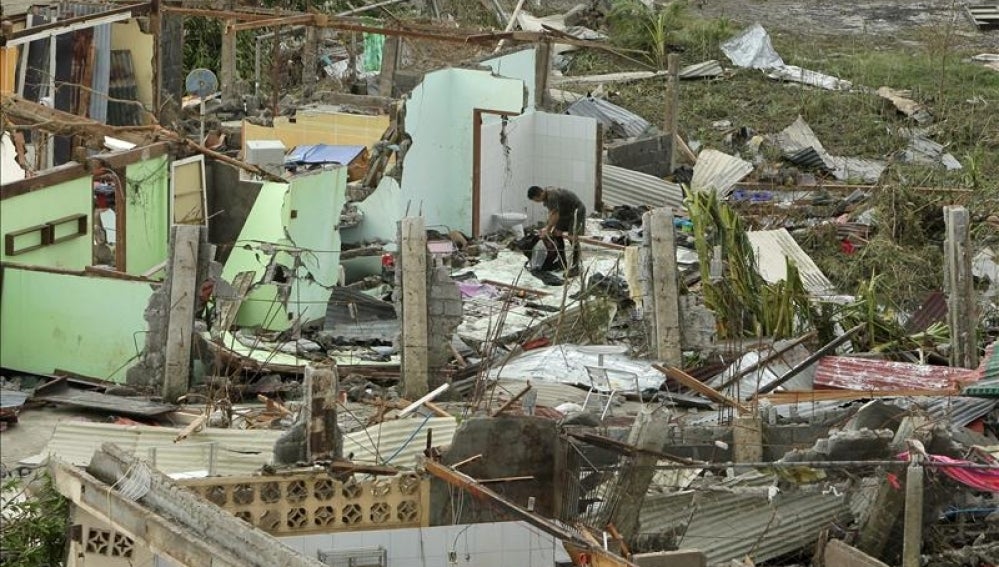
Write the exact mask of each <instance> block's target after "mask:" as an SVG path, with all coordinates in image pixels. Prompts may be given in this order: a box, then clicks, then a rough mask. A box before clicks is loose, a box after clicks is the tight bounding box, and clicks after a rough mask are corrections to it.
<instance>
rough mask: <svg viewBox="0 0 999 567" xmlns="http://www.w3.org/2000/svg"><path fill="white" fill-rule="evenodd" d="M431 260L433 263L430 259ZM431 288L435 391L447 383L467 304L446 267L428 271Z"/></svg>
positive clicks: (430, 361)
mask: <svg viewBox="0 0 999 567" xmlns="http://www.w3.org/2000/svg"><path fill="white" fill-rule="evenodd" d="M428 261H430V260H429V259H428ZM428 276H429V277H428V280H429V281H428V285H427V312H428V317H427V344H428V346H429V351H430V352H429V353H428V365H429V366H430V379H429V382H430V383H429V387H430V389H434V388H436V387H437V386H439V385H441V384H443V383H444V382H445V380H446V379H445V377H444V376H443V375H442V370H443V369H444V368H445V367H446V366H447V363H448V361H449V360H450V359H451V349H450V348H449V346H448V345H450V344H451V337H452V336H453V335H454V331H455V329H457V328H458V325H460V324H461V319H462V314H463V304H462V301H461V292H460V291H459V290H458V286H457V284H455V283H454V281H453V280H452V279H451V276H450V275H449V270H448V268H447V267H446V266H438V267H436V268H432V269H430V270H428Z"/></svg>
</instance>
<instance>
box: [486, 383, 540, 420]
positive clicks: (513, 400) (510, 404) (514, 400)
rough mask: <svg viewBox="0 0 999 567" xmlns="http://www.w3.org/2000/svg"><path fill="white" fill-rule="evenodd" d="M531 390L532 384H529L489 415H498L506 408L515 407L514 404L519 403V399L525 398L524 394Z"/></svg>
mask: <svg viewBox="0 0 999 567" xmlns="http://www.w3.org/2000/svg"><path fill="white" fill-rule="evenodd" d="M530 391H531V385H530V384H528V385H527V386H526V387H525V388H524V389H523V390H521V391H519V392H517V395H516V396H514V397H512V398H510V399H509V400H507V402H506V403H505V404H503V405H501V406H500V407H499V409H497V410H496V411H494V412H493V413H492V414H491V415H490V416H489V417H496V416H498V415H499V414H501V413H503V412H505V411H506V410H508V409H510V408H511V407H513V404H515V403H517V400H519V399H520V398H523V397H524V394H526V393H528V392H530Z"/></svg>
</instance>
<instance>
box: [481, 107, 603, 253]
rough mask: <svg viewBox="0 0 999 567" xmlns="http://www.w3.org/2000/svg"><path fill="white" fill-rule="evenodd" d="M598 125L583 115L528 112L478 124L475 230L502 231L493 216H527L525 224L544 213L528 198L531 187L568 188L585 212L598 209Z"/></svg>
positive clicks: (541, 216) (531, 223)
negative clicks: (513, 213)
mask: <svg viewBox="0 0 999 567" xmlns="http://www.w3.org/2000/svg"><path fill="white" fill-rule="evenodd" d="M599 150H600V148H598V147H597V122H596V120H594V119H592V118H588V117H582V116H569V115H561V114H548V113H545V112H532V113H530V114H525V115H523V116H516V117H513V118H511V119H510V120H508V121H506V122H503V121H493V122H490V123H488V124H483V126H482V151H481V162H480V172H481V173H480V184H479V188H480V198H479V204H480V206H479V227H480V230H479V232H480V233H481V234H486V233H489V232H494V231H497V230H499V229H500V225H499V223H497V222H496V220H495V217H494V215H495V214H496V213H500V212H519V213H526V214H527V225H533V224H536V223H539V222H543V221H544V220H545V219H546V218H547V212H546V211H545V208H544V207H542V206H541V205H539V204H537V203H534V202H531V201H530V200H529V199H528V198H527V188H528V187H530V186H531V185H540V186H542V187H544V186H547V185H551V186H555V187H562V188H565V189H569V190H571V191H573V192H574V193H576V195H578V196H579V198H580V200H581V201H582V202H583V203H584V204H585V205H586V208H587V209H588V211H593V210H594V208H595V206H596V187H597V156H598V155H599V153H598V152H599Z"/></svg>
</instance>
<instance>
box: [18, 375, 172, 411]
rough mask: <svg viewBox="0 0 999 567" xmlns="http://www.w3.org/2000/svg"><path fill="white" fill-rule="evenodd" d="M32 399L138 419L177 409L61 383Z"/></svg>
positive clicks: (167, 405)
mask: <svg viewBox="0 0 999 567" xmlns="http://www.w3.org/2000/svg"><path fill="white" fill-rule="evenodd" d="M32 399H34V400H38V401H43V402H50V403H54V404H64V405H68V406H75V407H81V408H87V409H91V410H98V411H104V412H107V413H110V414H123V415H133V416H140V417H153V416H157V415H162V414H164V413H169V412H172V411H174V410H176V409H177V406H174V405H170V404H164V403H161V402H154V401H151V400H143V399H136V398H126V397H123V396H110V395H108V394H102V393H100V392H92V391H89V390H80V389H77V388H72V387H70V386H69V385H68V384H66V383H65V382H61V383H59V384H56V385H53V386H51V387H46V389H45V391H44V392H43V393H42V394H40V395H39V394H38V393H37V392H36V394H35V396H34V397H33V398H32Z"/></svg>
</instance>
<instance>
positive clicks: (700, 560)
mask: <svg viewBox="0 0 999 567" xmlns="http://www.w3.org/2000/svg"><path fill="white" fill-rule="evenodd" d="M631 559H632V561H633V562H634V563H635V565H638V566H639V567H707V565H708V557H707V556H706V555H704V552H703V551H701V550H699V549H678V550H676V551H657V552H655V553H636V554H635V555H633V556H632V558H631Z"/></svg>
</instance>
